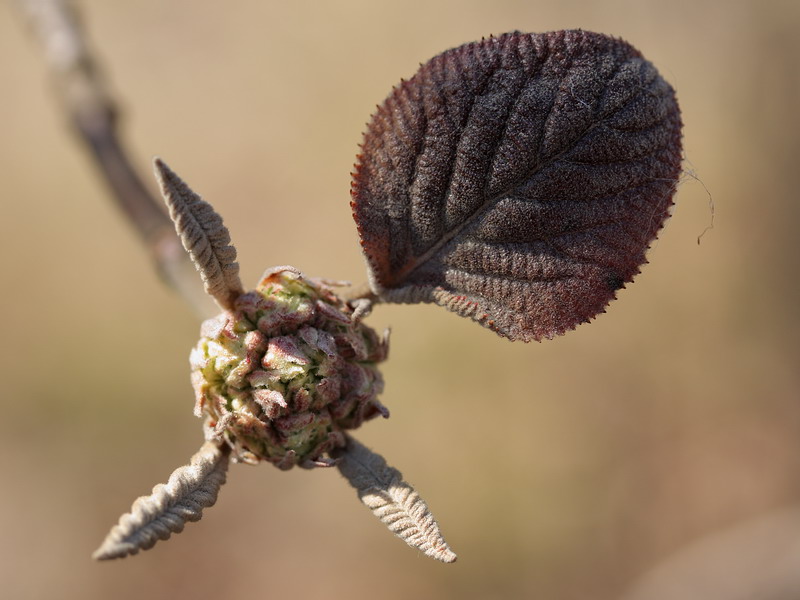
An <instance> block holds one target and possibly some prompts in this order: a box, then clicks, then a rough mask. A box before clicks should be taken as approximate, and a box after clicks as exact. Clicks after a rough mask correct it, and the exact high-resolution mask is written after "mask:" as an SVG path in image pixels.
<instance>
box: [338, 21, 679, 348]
mask: <svg viewBox="0 0 800 600" xmlns="http://www.w3.org/2000/svg"><path fill="white" fill-rule="evenodd" d="M681 126H682V124H681V118H680V111H679V109H678V105H677V102H676V99H675V94H674V91H673V89H672V88H671V87H670V85H669V84H668V83H666V82H665V81H664V80H663V79H662V78H661V77H660V76H659V74H658V72H657V71H656V69H655V68H654V67H653V65H652V64H650V63H649V62H648V61H646V60H645V59H644V58H643V57H642V55H641V54H640V53H639V52H638V51H637V50H636V49H634V48H633V47H632V46H631V45H630V44H628V43H627V42H624V41H622V40H619V39H614V38H611V37H608V36H605V35H601V34H597V33H590V32H584V31H558V32H551V33H545V34H523V33H518V32H515V33H508V34H504V35H501V36H499V37H491V38H489V39H485V40H482V41H480V42H475V43H470V44H465V45H463V46H461V47H459V48H455V49H452V50H448V51H446V52H444V53H442V54H440V55H438V56H436V57H434V58H433V59H431V60H430V61H428V62H427V63H425V64H424V65H422V66H421V67H420V69H419V71H418V72H417V73H416V75H414V77H412V78H411V79H410V80H408V81H402V82H401V83H400V84H399V85H398V86H397V87H395V89H394V90H393V91H392V93H391V94H390V95H389V97H388V98H387V99H386V100H385V102H384V103H383V104H382V105H381V106H380V107H379V108H378V110H377V112H376V113H375V114H374V115H373V117H372V120H371V122H370V123H369V125H368V128H367V131H366V134H365V136H364V141H363V144H362V146H361V154H360V155H359V157H358V161H357V163H356V167H355V171H354V174H353V184H352V198H353V200H352V203H351V206H352V208H353V216H354V218H355V220H356V223H357V225H358V231H359V235H360V237H361V245H362V247H363V250H364V253H365V255H366V258H367V263H368V267H369V271H370V285H371V287H372V291H373V292H374V293H375V294H377V295H378V297H379V298H380V299H381V300H383V301H386V302H402V303H407V302H435V303H436V304H439V305H442V306H444V307H446V308H447V309H449V310H451V311H454V312H456V313H458V314H460V315H462V316H466V317H470V318H472V319H474V320H475V321H477V322H479V323H481V324H482V325H484V326H486V327H489V328H490V329H492V330H494V331H496V332H497V333H499V334H500V335H502V336H505V337H508V338H510V339H512V340H515V339H521V340H524V341H530V340H540V339H542V338H551V337H553V336H555V335H560V334H562V333H564V332H565V331H568V330H570V329H573V328H574V327H575V326H576V325H578V324H579V323H582V322H586V321H588V320H590V319H591V318H592V317H594V316H595V315H596V314H598V313H599V312H601V311H603V310H604V308H605V306H606V305H607V304H608V302H610V301H611V300H612V299H613V298H614V297H615V295H616V291H617V290H618V289H619V288H621V287H624V285H625V283H626V282H629V281H631V280H632V279H633V277H634V275H635V274H636V273H638V272H639V267H640V266H641V265H642V264H643V263H644V262H645V252H646V250H647V248H648V247H649V245H650V244H651V242H652V241H653V240H654V239H655V237H656V234H657V233H658V231H659V229H661V227H662V226H663V223H664V221H665V220H666V218H667V217H668V215H669V209H670V206H671V205H672V196H673V194H674V192H675V189H676V185H677V181H678V177H679V175H680V172H681Z"/></svg>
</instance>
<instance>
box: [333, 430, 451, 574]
mask: <svg viewBox="0 0 800 600" xmlns="http://www.w3.org/2000/svg"><path fill="white" fill-rule="evenodd" d="M340 459H341V460H340V461H339V462H338V463H337V467H338V469H339V472H340V473H341V474H342V476H344V478H345V479H347V481H348V482H349V483H350V485H351V486H353V487H354V488H355V489H356V492H357V493H358V497H359V499H360V500H361V502H362V503H363V504H364V505H365V506H366V507H367V508H369V509H370V510H371V511H372V513H373V514H374V515H375V516H376V517H378V519H380V521H381V523H383V524H384V525H386V527H388V528H389V530H390V531H391V532H392V533H394V534H395V535H396V536H397V537H399V538H400V539H402V540H403V541H404V542H405V543H406V544H408V545H409V546H411V547H413V548H417V549H418V550H420V551H421V552H423V553H424V554H425V555H426V556H429V557H431V558H434V559H436V560H439V561H441V562H444V563H452V562H455V560H456V558H457V557H456V554H455V553H454V552H453V551H452V550H451V549H450V546H448V545H447V542H445V540H444V537H443V536H442V534H441V531H440V530H439V524H438V523H437V522H436V519H434V517H433V515H432V514H431V512H430V509H429V508H428V505H427V504H426V503H425V501H424V500H423V499H422V498H421V497H420V495H419V494H418V493H417V491H416V490H415V489H414V488H413V487H412V486H411V485H410V484H408V483H407V482H405V481H404V480H403V475H402V473H400V471H398V470H397V469H395V468H394V467H390V466H389V465H388V464H386V461H385V460H384V458H383V457H382V456H381V455H379V454H377V453H375V452H373V451H372V450H370V449H369V448H367V447H366V446H364V445H363V444H361V443H360V442H358V441H357V440H355V439H354V438H353V437H351V436H347V447H346V449H345V450H344V451H343V452H342V453H341V455H340Z"/></svg>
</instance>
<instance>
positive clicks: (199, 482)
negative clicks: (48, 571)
mask: <svg viewBox="0 0 800 600" xmlns="http://www.w3.org/2000/svg"><path fill="white" fill-rule="evenodd" d="M229 455H230V451H229V449H228V447H227V446H225V447H220V446H219V445H218V444H216V443H215V442H206V443H205V444H203V446H202V447H201V448H200V450H199V451H198V452H197V454H195V455H194V456H192V459H191V461H190V463H189V464H188V465H186V466H183V467H180V468H179V469H176V470H175V471H174V472H173V473H172V475H170V477H169V480H168V481H167V483H166V484H163V483H160V484H158V485H157V486H155V487H154V488H153V492H152V493H151V494H150V495H149V496H141V497H140V498H137V499H136V501H135V502H134V503H133V506H132V507H131V512H129V513H126V514H124V515H122V517H120V519H119V523H118V524H117V525H115V526H114V527H113V528H112V529H111V531H110V532H109V533H108V535H107V536H106V539H105V540H103V543H102V545H101V546H100V547H99V548H98V549H97V550H96V551H95V553H94V554H93V555H92V558H94V559H95V560H109V559H112V558H124V557H125V556H128V555H130V554H136V553H138V552H139V550H147V549H148V548H152V547H153V546H154V545H155V543H156V542H157V541H158V540H166V539H168V538H169V537H170V535H172V534H173V533H180V532H181V531H183V527H184V525H185V524H186V522H187V521H199V520H200V518H201V517H202V516H203V509H204V508H208V507H209V506H213V505H214V503H215V502H216V501H217V493H218V492H219V488H220V487H222V484H224V483H225V475H226V473H227V471H228V462H229Z"/></svg>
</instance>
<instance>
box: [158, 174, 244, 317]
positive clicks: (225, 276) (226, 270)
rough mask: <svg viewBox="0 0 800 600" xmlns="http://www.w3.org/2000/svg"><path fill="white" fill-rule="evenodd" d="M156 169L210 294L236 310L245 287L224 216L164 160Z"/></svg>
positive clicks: (222, 304)
mask: <svg viewBox="0 0 800 600" xmlns="http://www.w3.org/2000/svg"><path fill="white" fill-rule="evenodd" d="M153 167H154V169H155V174H156V179H158V183H159V186H160V187H161V194H162V195H163V196H164V201H165V202H166V203H167V207H168V208H169V216H170V217H171V218H172V221H173V222H174V223H175V230H176V231H177V232H178V235H179V236H180V238H181V242H182V243H183V247H184V248H185V249H186V251H187V252H188V253H189V256H191V258H192V262H193V263H194V265H195V267H197V270H198V271H199V272H200V276H201V277H202V278H203V283H204V284H205V287H206V293H208V295H209V296H211V297H212V298H214V300H216V302H217V304H219V306H220V308H222V309H228V310H230V309H232V308H233V302H234V300H236V298H238V297H239V296H240V295H241V294H242V293H244V288H243V287H242V282H241V280H240V279H239V263H237V262H236V248H234V247H233V246H232V245H231V236H230V234H229V233H228V228H227V227H225V224H224V223H223V222H222V217H220V216H219V214H218V213H217V211H215V210H214V207H213V206H211V205H210V204H209V203H208V202H206V201H205V200H203V199H202V198H201V197H200V196H198V195H197V194H195V193H194V192H193V191H192V190H191V189H190V188H189V186H188V185H186V183H185V182H184V181H183V180H182V179H181V178H180V177H178V176H177V175H176V174H175V173H174V172H173V171H172V169H170V168H169V167H168V166H167V165H166V164H165V163H164V161H162V160H161V159H160V158H156V159H155V160H154V161H153Z"/></svg>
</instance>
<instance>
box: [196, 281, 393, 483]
mask: <svg viewBox="0 0 800 600" xmlns="http://www.w3.org/2000/svg"><path fill="white" fill-rule="evenodd" d="M352 314H353V309H352V308H351V307H350V306H348V305H347V304H346V303H345V302H343V301H342V300H341V299H340V298H339V297H337V296H336V294H335V293H334V292H333V290H332V289H331V287H330V286H329V285H328V284H326V283H325V282H322V281H319V280H312V279H307V278H305V277H303V275H302V274H301V273H300V272H299V271H297V270H296V269H294V268H292V267H275V268H273V269H269V270H267V271H266V273H264V276H263V278H262V279H261V282H260V283H259V284H258V287H257V288H256V289H255V290H254V291H251V292H247V293H245V294H242V295H241V296H239V297H238V298H237V299H236V300H235V302H234V306H233V310H232V311H226V312H224V313H222V314H220V315H218V316H217V317H214V318H213V319H208V320H207V321H205V322H204V323H203V325H202V326H201V329H200V336H201V337H200V341H199V342H198V344H197V346H196V347H195V348H194V349H193V350H192V353H191V357H190V363H191V367H192V384H193V386H194V389H195V394H196V399H197V402H196V405H195V414H196V415H197V416H199V417H204V418H205V429H206V436H207V437H208V438H222V439H224V440H225V441H226V442H227V443H228V444H229V445H230V446H231V448H232V449H233V455H234V458H236V459H237V460H240V461H243V462H248V463H252V464H255V463H257V462H259V461H261V460H266V461H269V462H271V463H273V464H275V465H276V466H278V467H279V468H281V469H289V468H291V467H293V466H294V465H296V464H299V465H300V466H302V467H314V466H327V465H330V464H333V461H332V459H331V458H330V457H329V456H328V455H329V453H330V452H331V451H332V450H333V449H335V448H341V447H344V446H345V437H344V435H343V433H342V431H343V430H345V429H355V428H356V427H359V426H360V425H361V423H363V422H364V421H365V420H367V419H371V418H373V417H375V416H377V415H383V416H384V417H388V416H389V412H388V410H387V409H386V408H385V407H384V406H383V405H382V404H381V403H380V402H379V401H378V399H377V396H378V394H379V393H380V392H381V391H382V390H383V379H382V378H381V375H380V373H379V371H378V368H377V363H379V362H380V361H382V360H384V359H385V358H386V355H387V351H388V340H387V338H386V336H383V337H379V336H378V335H377V334H376V333H375V331H374V330H373V329H371V328H369V327H367V326H366V325H364V324H363V323H361V322H358V321H354V320H353V318H352Z"/></svg>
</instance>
